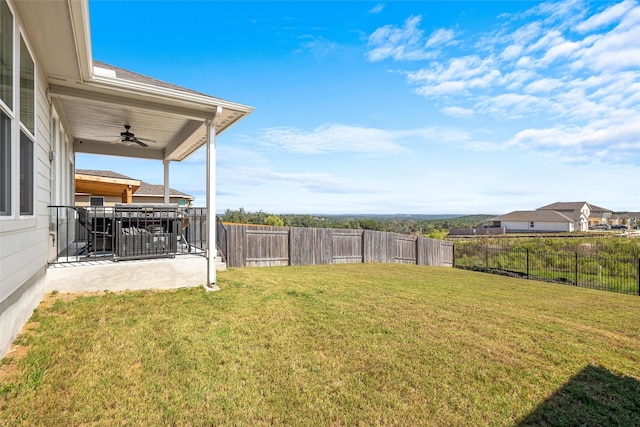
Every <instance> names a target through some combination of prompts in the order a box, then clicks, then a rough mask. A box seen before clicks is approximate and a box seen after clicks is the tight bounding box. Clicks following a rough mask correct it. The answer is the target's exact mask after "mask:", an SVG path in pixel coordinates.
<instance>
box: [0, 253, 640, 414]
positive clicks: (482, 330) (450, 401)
mask: <svg viewBox="0 0 640 427" xmlns="http://www.w3.org/2000/svg"><path fill="white" fill-rule="evenodd" d="M218 284H219V286H220V287H221V288H222V291H220V292H212V293H206V292H204V291H203V290H202V289H185V290H179V291H175V292H131V293H126V294H112V293H105V294H101V295H99V296H84V297H79V298H76V299H69V298H67V296H66V295H60V294H58V295H52V296H49V297H48V298H47V299H46V300H45V301H44V303H43V305H42V306H41V307H40V308H39V309H38V310H37V312H36V313H35V314H34V316H33V319H32V323H31V324H30V328H29V330H28V331H27V332H25V333H24V334H23V335H21V337H19V338H18V340H17V343H18V344H19V345H21V346H24V347H26V354H25V355H24V356H23V357H14V358H7V359H5V360H3V362H2V365H3V366H1V367H0V370H1V371H4V372H5V373H4V374H3V375H2V376H0V378H1V379H2V383H1V384H0V425H5V424H8V425H13V424H17V425H48V426H49V425H65V426H67V425H109V426H111V425H141V424H142V425H167V424H168V425H171V424H175V425H296V426H298V425H309V426H319V425H434V426H445V425H446V426H453V425H471V426H476V425H508V426H512V425H523V424H532V425H606V426H610V425H640V398H639V396H640V297H637V296H636V297H634V296H628V295H621V294H614V293H609V292H599V291H592V290H588V289H580V288H575V287H571V286H563V285H557V284H547V283H542V282H535V281H530V280H520V279H514V278H509V277H502V276H495V275H488V274H483V273H476V272H471V271H464V270H458V269H446V268H433V267H420V266H413V265H389V264H385V265H379V264H352V265H329V266H314V267H285V268H263V269H257V268H252V269H233V270H230V271H226V272H222V273H219V275H218ZM7 372H8V373H7Z"/></svg>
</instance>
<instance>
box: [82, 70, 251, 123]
mask: <svg viewBox="0 0 640 427" xmlns="http://www.w3.org/2000/svg"><path fill="white" fill-rule="evenodd" d="M87 84H88V85H90V86H95V87H96V88H104V89H109V90H119V91H126V92H129V93H135V94H139V95H141V96H151V97H154V98H157V99H159V100H162V101H163V102H165V103H172V104H173V103H179V104H182V105H184V104H189V105H190V107H191V108H203V109H206V110H207V111H211V113H212V114H211V117H212V118H213V117H214V116H215V111H216V110H215V108H216V107H218V106H220V107H222V108H223V109H229V110H234V111H238V112H241V113H244V114H249V113H250V112H252V111H253V110H254V108H253V107H250V106H248V105H243V104H238V103H235V102H230V101H225V100H223V99H219V98H214V97H212V96H207V95H198V94H196V93H192V92H183V91H179V90H175V89H170V88H165V87H159V86H154V85H149V84H145V83H139V82H133V81H131V80H124V79H113V78H109V77H104V76H99V75H94V76H93V78H92V80H91V82H87ZM167 101H169V102H167ZM212 108H213V110H210V109H212Z"/></svg>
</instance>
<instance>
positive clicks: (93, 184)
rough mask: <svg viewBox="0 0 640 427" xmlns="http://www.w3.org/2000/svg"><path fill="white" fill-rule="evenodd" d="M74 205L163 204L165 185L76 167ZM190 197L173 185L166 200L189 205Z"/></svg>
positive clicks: (192, 199) (114, 173)
mask: <svg viewBox="0 0 640 427" xmlns="http://www.w3.org/2000/svg"><path fill="white" fill-rule="evenodd" d="M75 196H76V204H77V205H79V206H89V205H92V204H98V205H104V206H114V205H115V204H117V203H135V204H163V203H164V186H163V185H154V184H148V183H146V182H144V181H140V180H136V179H134V178H130V177H128V176H125V175H122V174H119V173H116V172H112V171H104V170H90V169H76V194H75ZM194 200H195V198H194V197H193V196H190V195H188V194H186V193H183V192H181V191H178V190H174V189H172V188H170V189H169V203H170V204H175V205H178V206H186V207H188V206H191V203H192V202H193V201H194Z"/></svg>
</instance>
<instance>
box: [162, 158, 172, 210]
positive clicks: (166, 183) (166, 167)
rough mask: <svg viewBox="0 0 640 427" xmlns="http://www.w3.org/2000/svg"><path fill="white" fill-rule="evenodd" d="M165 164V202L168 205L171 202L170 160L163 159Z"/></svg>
mask: <svg viewBox="0 0 640 427" xmlns="http://www.w3.org/2000/svg"><path fill="white" fill-rule="evenodd" d="M162 164H163V165H164V204H165V205H168V204H169V203H170V202H171V198H170V197H169V160H163V161H162Z"/></svg>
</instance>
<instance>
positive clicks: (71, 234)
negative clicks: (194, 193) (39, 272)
mask: <svg viewBox="0 0 640 427" xmlns="http://www.w3.org/2000/svg"><path fill="white" fill-rule="evenodd" d="M49 209H50V232H51V234H52V236H53V237H54V238H53V242H54V243H53V244H54V246H55V250H54V251H55V257H53V258H52V259H50V260H49V262H50V263H69V262H86V261H93V260H96V259H111V260H114V261H118V260H125V259H140V258H161V257H173V256H176V255H181V254H203V255H204V250H205V248H206V241H205V238H206V221H205V218H206V208H179V207H177V206H166V205H164V206H156V205H122V206H115V207H107V206H49Z"/></svg>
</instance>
